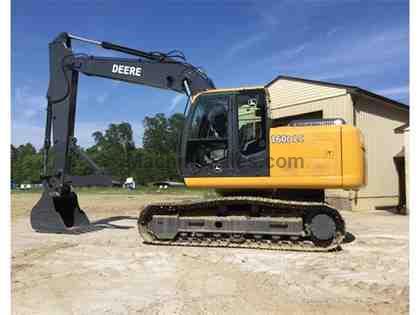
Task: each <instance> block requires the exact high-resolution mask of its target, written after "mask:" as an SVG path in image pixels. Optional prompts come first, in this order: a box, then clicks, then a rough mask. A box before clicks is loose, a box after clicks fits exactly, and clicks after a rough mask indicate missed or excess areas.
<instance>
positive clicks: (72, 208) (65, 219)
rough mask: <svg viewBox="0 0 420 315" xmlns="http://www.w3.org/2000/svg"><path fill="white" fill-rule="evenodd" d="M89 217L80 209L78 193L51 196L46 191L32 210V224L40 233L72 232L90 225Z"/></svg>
mask: <svg viewBox="0 0 420 315" xmlns="http://www.w3.org/2000/svg"><path fill="white" fill-rule="evenodd" d="M89 224H90V222H89V219H88V217H87V216H86V214H85V213H84V212H83V210H81V209H80V207H79V203H78V201H77V195H76V194H75V193H74V192H70V193H69V194H67V195H65V196H60V197H51V196H50V195H49V194H48V192H47V191H44V192H43V194H42V196H41V199H40V200H39V201H38V203H37V204H36V205H35V206H34V207H33V209H32V211H31V226H32V229H34V230H35V231H37V232H40V233H70V234H74V233H77V232H78V229H80V228H82V227H84V226H87V225H89Z"/></svg>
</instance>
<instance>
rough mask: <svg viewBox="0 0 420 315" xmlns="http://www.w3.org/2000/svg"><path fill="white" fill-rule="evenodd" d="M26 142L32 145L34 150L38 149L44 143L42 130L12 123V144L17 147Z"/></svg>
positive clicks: (26, 124)
mask: <svg viewBox="0 0 420 315" xmlns="http://www.w3.org/2000/svg"><path fill="white" fill-rule="evenodd" d="M28 142H30V143H32V144H33V145H34V147H35V148H37V149H40V148H41V147H42V146H43V143H44V128H43V127H40V126H34V125H30V124H28V123H24V122H20V121H12V144H13V145H15V146H19V145H21V144H25V143H28Z"/></svg>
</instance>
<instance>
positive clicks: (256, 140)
mask: <svg viewBox="0 0 420 315" xmlns="http://www.w3.org/2000/svg"><path fill="white" fill-rule="evenodd" d="M233 125H234V132H233V137H232V143H233V147H234V158H233V160H234V162H235V173H236V176H268V175H269V169H268V165H269V163H268V152H267V139H268V135H267V134H268V132H267V116H266V102H265V93H264V91H263V90H243V91H240V92H239V93H237V94H236V95H235V106H234V122H233Z"/></svg>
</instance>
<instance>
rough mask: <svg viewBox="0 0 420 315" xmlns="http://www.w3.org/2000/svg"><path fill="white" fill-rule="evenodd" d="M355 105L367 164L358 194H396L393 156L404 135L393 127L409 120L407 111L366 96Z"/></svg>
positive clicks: (396, 186) (398, 148) (373, 196)
mask: <svg viewBox="0 0 420 315" xmlns="http://www.w3.org/2000/svg"><path fill="white" fill-rule="evenodd" d="M354 106H355V109H356V125H357V127H359V128H360V129H361V130H362V132H363V135H364V139H365V147H366V156H367V159H366V160H367V164H368V166H367V185H366V186H365V187H364V188H362V189H361V190H360V192H359V197H361V198H363V197H370V198H377V197H383V198H386V197H392V196H397V195H398V174H397V170H396V167H395V165H394V160H393V157H394V156H395V155H396V154H397V153H398V152H400V151H401V149H402V147H403V145H404V135H403V134H395V133H394V129H395V128H397V127H399V126H401V124H402V123H404V122H408V119H409V113H408V111H404V110H401V109H397V108H395V107H393V106H390V105H389V104H386V103H384V102H380V101H377V100H374V99H372V98H368V97H360V98H358V99H357V101H356V102H355V104H354ZM378 204H379V201H378Z"/></svg>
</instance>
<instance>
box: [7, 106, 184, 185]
mask: <svg viewBox="0 0 420 315" xmlns="http://www.w3.org/2000/svg"><path fill="white" fill-rule="evenodd" d="M143 125H144V135H143V140H142V141H143V143H142V146H137V147H136V145H135V143H134V139H133V130H132V127H131V125H130V124H129V123H127V122H122V123H118V124H110V125H109V126H108V129H106V130H105V131H104V132H101V131H96V132H94V133H93V134H92V137H93V139H94V145H92V146H91V147H88V148H82V150H83V151H84V152H85V153H86V154H87V155H88V156H89V157H90V158H91V159H93V160H94V161H95V163H96V164H97V165H98V166H99V167H101V168H103V169H105V170H106V171H108V172H109V173H110V174H112V176H113V179H115V180H118V181H122V182H124V181H125V179H126V178H127V177H134V179H135V180H136V182H137V183H138V184H147V183H150V182H154V181H158V180H180V178H179V176H178V174H177V170H176V158H177V146H178V140H179V137H180V133H181V132H182V129H183V125H184V116H183V115H182V114H179V113H176V114H173V115H171V116H170V117H166V116H165V114H162V113H159V114H156V115H155V116H153V117H145V119H144V122H143ZM52 154H53V152H52ZM42 155H43V152H42V149H41V150H38V151H37V150H36V149H35V147H34V146H33V145H32V144H31V143H26V144H23V145H19V146H18V147H15V146H13V145H12V147H11V167H12V170H11V177H12V180H13V181H14V182H15V183H17V184H22V183H39V182H40V181H41V180H40V175H41V170H42ZM71 157H72V158H71V169H72V171H71V172H72V174H73V175H88V174H92V170H91V169H90V167H89V164H88V163H87V162H86V161H85V160H83V159H82V158H81V157H80V156H79V155H78V154H72V155H71Z"/></svg>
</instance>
